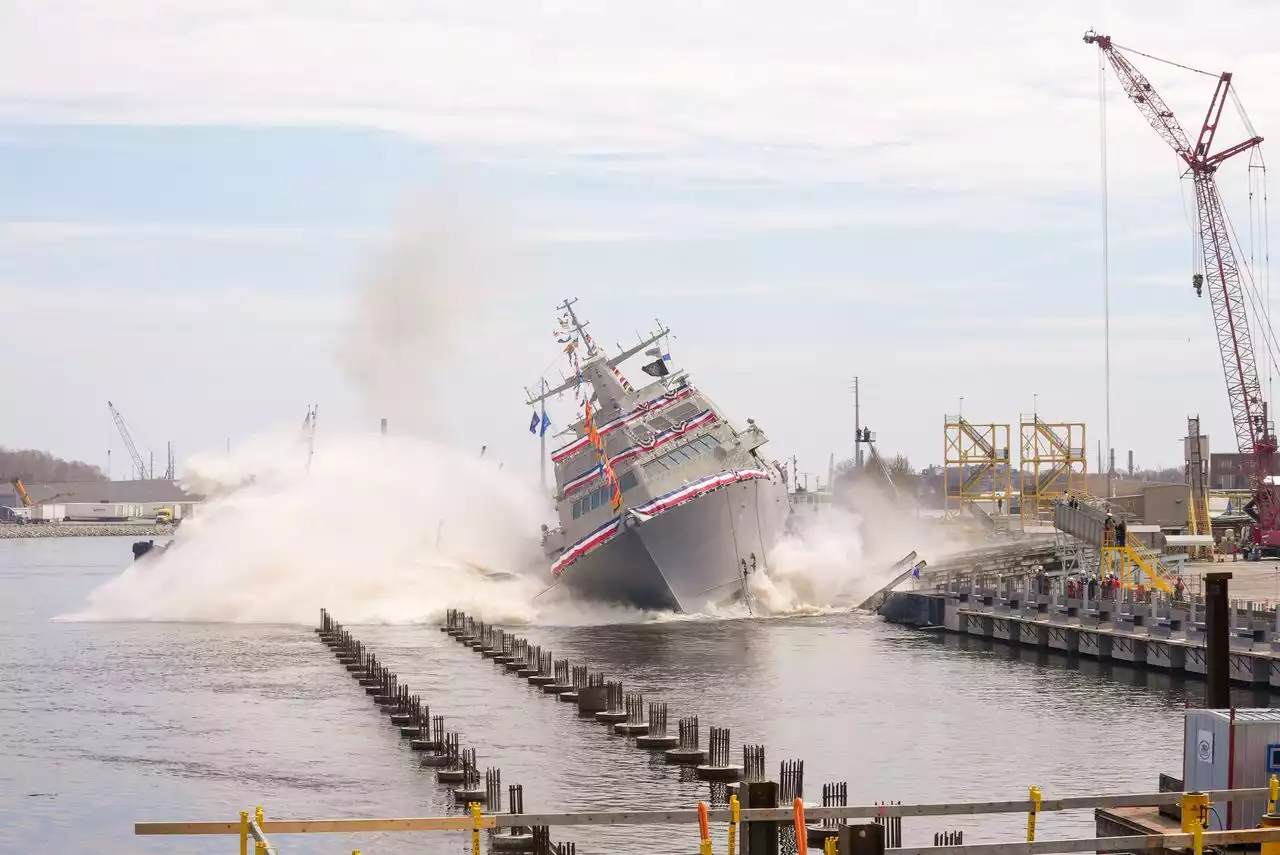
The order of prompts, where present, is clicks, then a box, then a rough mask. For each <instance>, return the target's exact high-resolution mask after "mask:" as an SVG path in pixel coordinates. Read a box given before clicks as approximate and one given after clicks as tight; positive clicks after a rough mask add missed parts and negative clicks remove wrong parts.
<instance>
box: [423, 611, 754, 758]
mask: <svg viewBox="0 0 1280 855" xmlns="http://www.w3.org/2000/svg"><path fill="white" fill-rule="evenodd" d="M440 631H441V632H444V633H447V634H448V635H450V636H451V637H453V638H454V639H456V640H457V641H458V643H459V644H461V645H463V646H464V647H469V648H471V649H473V650H475V651H476V652H477V653H479V654H480V655H481V656H482V657H483V658H486V659H492V660H493V661H494V662H495V663H496V664H498V665H500V666H502V668H503V669H504V670H505V671H506V672H507V673H511V674H514V675H515V676H517V677H519V678H523V679H525V680H527V681H528V683H529V685H531V686H535V687H537V688H539V689H541V691H542V693H543V694H546V695H550V696H553V697H556V698H557V699H559V700H560V701H562V702H564V703H566V704H573V705H574V708H575V709H576V711H577V714H578V716H579V717H580V718H584V719H594V720H595V721H597V722H600V723H601V724H604V725H607V726H609V727H610V728H612V730H613V732H614V733H616V734H618V735H620V736H629V737H635V742H634V745H635V746H636V747H637V748H640V749H643V750H647V751H662V752H663V757H664V758H665V759H666V761H667V762H668V763H671V764H676V765H688V766H693V767H694V768H695V774H696V775H697V776H698V777H699V778H701V779H702V780H706V781H718V782H724V783H728V782H733V781H738V780H739V779H740V778H741V777H742V770H743V765H742V764H737V763H733V762H732V761H731V757H730V735H729V729H728V728H715V727H713V728H712V729H711V740H712V746H711V750H710V751H704V750H703V749H702V747H701V745H699V729H698V719H697V717H696V716H694V717H693V718H691V719H680V722H679V732H678V733H677V734H671V733H669V732H668V729H667V722H668V717H667V716H668V710H667V705H666V704H665V703H658V702H649V703H646V702H645V699H644V696H643V695H642V694H640V693H639V692H626V691H624V690H623V686H622V682H621V681H618V680H607V679H606V678H605V675H604V674H602V673H600V672H598V671H592V670H591V669H590V668H589V667H588V666H587V665H585V664H581V663H574V662H571V661H569V660H568V659H556V658H555V656H554V655H553V653H552V651H550V650H545V649H543V647H542V646H541V645H538V644H531V643H530V642H529V640H528V639H526V638H521V637H518V636H515V635H513V634H511V633H509V632H506V631H505V630H503V629H501V628H499V627H495V626H492V625H489V624H486V623H485V622H484V621H478V620H476V619H475V618H473V617H470V616H469V615H467V614H466V613H465V612H463V611H460V610H458V609H450V610H449V611H448V613H447V614H446V617H445V623H444V625H443V626H441V627H440ZM744 751H745V748H744Z"/></svg>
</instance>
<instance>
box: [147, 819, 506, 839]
mask: <svg viewBox="0 0 1280 855" xmlns="http://www.w3.org/2000/svg"><path fill="white" fill-rule="evenodd" d="M496 825H497V823H496V821H495V818H494V816H493V815H492V814H488V815H485V816H482V817H481V818H480V827H481V828H494V827H496ZM471 828H472V821H471V817H468V816H427V817H406V818H403V819H276V820H267V821H266V822H264V823H262V833H263V834H344V833H348V832H355V831H469V830H471ZM133 833H134V834H135V835H140V836H145V835H186V834H191V835H194V834H239V833H240V823H239V822H139V823H135V824H134V826H133Z"/></svg>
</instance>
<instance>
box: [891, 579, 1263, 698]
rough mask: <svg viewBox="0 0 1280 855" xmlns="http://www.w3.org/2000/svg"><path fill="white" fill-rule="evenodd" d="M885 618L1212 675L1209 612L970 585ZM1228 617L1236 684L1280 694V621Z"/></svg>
mask: <svg viewBox="0 0 1280 855" xmlns="http://www.w3.org/2000/svg"><path fill="white" fill-rule="evenodd" d="M880 614H881V615H882V616H883V617H884V618H885V619H886V620H888V621H890V622H893V623H899V624H902V625H905V626H915V627H921V628H923V627H928V628H929V629H935V630H940V631H946V632H951V633H956V634H959V635H967V636H974V637H977V638H985V639H991V640H994V641H1001V642H1005V643H1007V644H1012V645H1019V646H1023V647H1032V648H1037V649H1043V650H1051V651H1056V652H1059V653H1065V654H1067V655H1077V656H1088V657H1091V658H1094V659H1098V660H1101V661H1109V662H1117V663H1121V664H1124V665H1131V666H1133V667H1138V668H1153V669H1156V670H1160V671H1167V672H1169V673H1176V674H1182V675H1184V676H1187V677H1203V676H1204V675H1206V674H1207V673H1208V671H1209V668H1208V653H1209V650H1208V644H1207V637H1206V632H1205V629H1206V625H1205V623H1204V618H1205V615H1204V609H1203V607H1199V608H1197V606H1195V605H1193V604H1190V603H1179V602H1171V603H1168V604H1162V605H1152V604H1150V603H1142V602H1132V601H1114V600H1088V599H1075V598H1072V599H1068V598H1066V597H1062V596H1054V595H1050V594H1026V593H1024V592H1019V591H1000V590H998V589H996V588H990V587H980V586H977V585H972V584H969V583H964V584H960V585H952V586H949V588H948V589H947V590H942V591H933V592H923V591H920V592H916V591H894V592H893V593H891V594H890V595H889V597H888V599H887V600H886V601H885V604H884V606H883V607H882V608H881V610H880ZM1223 614H1224V617H1223V626H1224V630H1222V631H1224V633H1225V636H1226V639H1225V640H1226V642H1227V644H1226V646H1225V653H1226V661H1227V664H1228V667H1227V669H1226V673H1228V674H1229V675H1230V676H1229V679H1230V681H1231V682H1232V683H1236V684H1243V685H1252V686H1272V687H1274V688H1280V626H1278V624H1280V617H1277V613H1276V612H1275V611H1274V610H1264V609H1262V608H1260V604H1255V603H1244V602H1240V601H1236V602H1233V603H1231V604H1229V605H1228V606H1224V607H1223Z"/></svg>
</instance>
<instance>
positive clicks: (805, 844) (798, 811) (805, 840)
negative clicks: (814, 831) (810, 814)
mask: <svg viewBox="0 0 1280 855" xmlns="http://www.w3.org/2000/svg"><path fill="white" fill-rule="evenodd" d="M791 804H792V812H793V814H794V819H795V823H796V852H797V853H798V855H809V830H808V829H807V828H805V825H804V799H799V798H798V799H796V800H795V801H794V802H792V803H791Z"/></svg>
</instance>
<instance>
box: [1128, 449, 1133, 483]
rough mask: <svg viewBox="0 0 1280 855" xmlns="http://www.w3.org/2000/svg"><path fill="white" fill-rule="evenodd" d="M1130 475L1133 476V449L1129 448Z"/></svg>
mask: <svg viewBox="0 0 1280 855" xmlns="http://www.w3.org/2000/svg"><path fill="white" fill-rule="evenodd" d="M1129 477H1130V478H1132V477H1133V449H1132V448H1131V449H1129Z"/></svg>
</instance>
